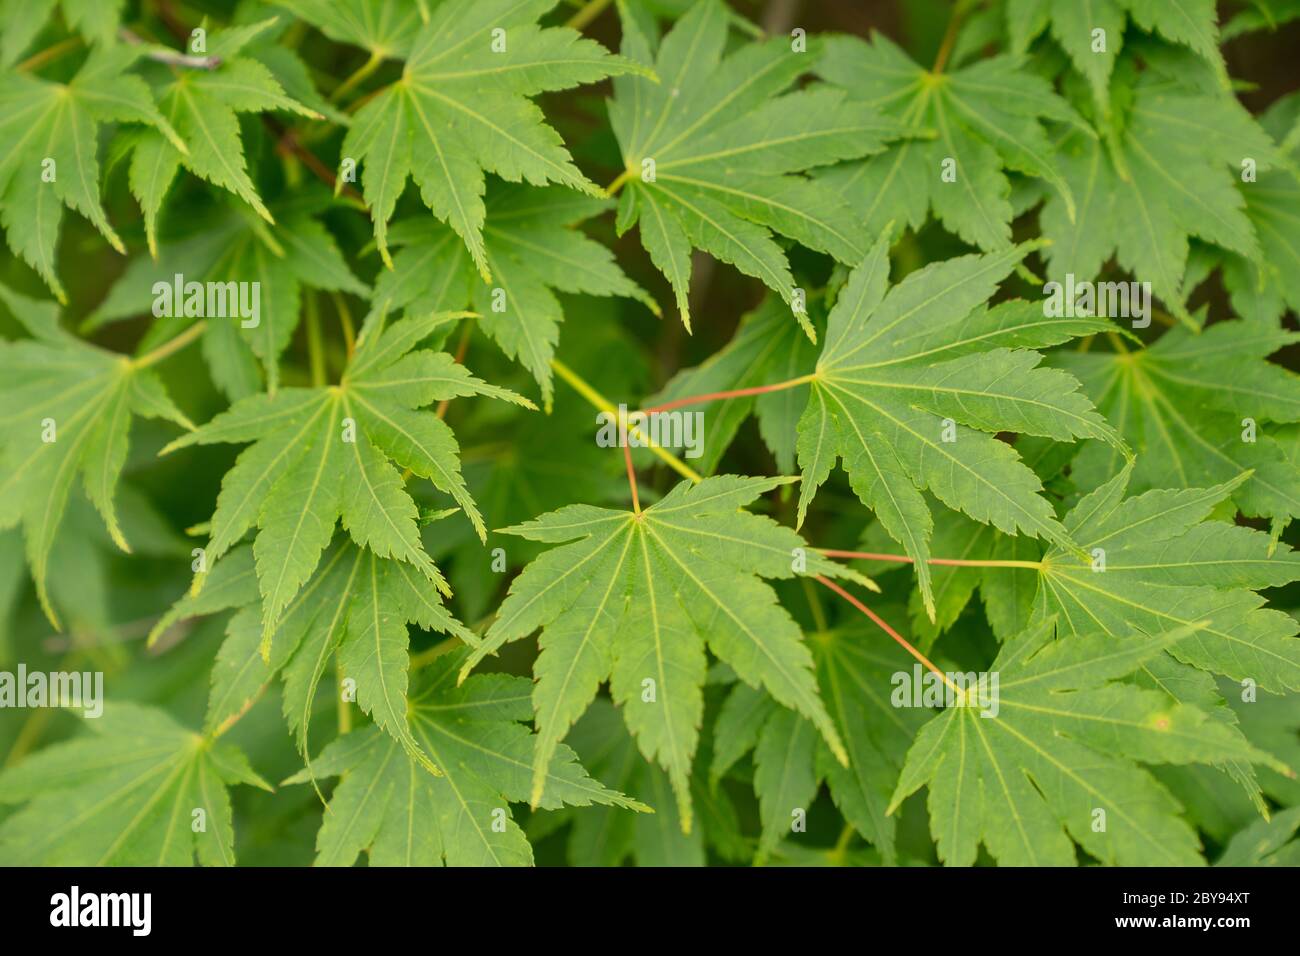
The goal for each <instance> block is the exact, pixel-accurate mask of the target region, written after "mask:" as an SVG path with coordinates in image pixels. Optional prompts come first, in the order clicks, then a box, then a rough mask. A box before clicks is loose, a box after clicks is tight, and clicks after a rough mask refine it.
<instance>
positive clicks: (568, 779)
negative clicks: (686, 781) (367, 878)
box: [285, 653, 649, 866]
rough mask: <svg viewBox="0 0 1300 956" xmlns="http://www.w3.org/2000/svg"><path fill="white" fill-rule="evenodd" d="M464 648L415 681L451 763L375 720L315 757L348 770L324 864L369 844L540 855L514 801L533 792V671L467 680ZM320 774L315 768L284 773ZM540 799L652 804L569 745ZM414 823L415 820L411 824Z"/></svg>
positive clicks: (438, 859)
mask: <svg viewBox="0 0 1300 956" xmlns="http://www.w3.org/2000/svg"><path fill="white" fill-rule="evenodd" d="M463 656H464V654H463V653H461V654H454V655H445V656H443V657H441V658H439V659H437V660H435V661H434V662H433V663H432V664H431V665H430V666H429V667H427V668H426V669H425V670H424V671H422V672H421V673H420V674H419V676H418V677H417V678H416V679H415V681H414V684H413V687H412V690H411V701H410V720H411V728H412V731H413V733H414V734H415V737H416V739H417V740H418V741H419V743H420V746H421V747H422V748H423V750H424V751H426V752H427V753H428V754H429V755H430V756H431V757H432V758H433V760H434V761H435V763H437V765H438V766H439V767H440V768H442V773H441V775H440V776H436V777H435V776H433V775H432V774H429V773H426V772H425V771H424V769H422V768H421V767H420V766H418V764H417V763H416V762H414V761H412V760H411V759H410V758H409V757H408V756H407V755H406V754H405V753H403V752H402V751H401V750H400V749H399V747H398V746H397V745H396V744H395V743H394V742H393V741H392V740H391V739H390V738H388V737H386V736H384V735H383V734H381V733H379V732H378V731H377V730H376V729H375V728H366V729H364V730H359V731H356V732H354V733H350V734H345V735H343V736H341V737H339V738H338V739H336V740H335V741H333V742H332V743H330V744H329V745H328V746H327V747H326V748H325V749H324V750H323V751H321V754H320V756H318V757H317V758H316V759H315V761H313V763H312V768H311V769H312V772H314V773H315V774H316V775H318V776H327V777H331V776H341V777H342V778H343V779H342V781H341V782H340V783H339V785H338V787H336V788H335V790H334V793H333V795H332V796H331V798H330V802H329V807H328V809H327V812H326V813H325V817H324V822H323V823H322V825H321V829H320V832H319V833H318V834H317V837H316V865H317V866H350V865H351V864H352V863H353V862H354V861H355V860H356V858H357V856H358V854H360V853H361V852H362V851H367V852H368V854H369V860H370V865H371V866H440V865H442V864H443V863H445V864H446V865H448V866H530V865H531V864H532V862H533V852H532V847H531V846H530V845H529V843H528V840H527V839H526V838H525V836H524V831H523V830H522V829H520V827H519V824H518V823H516V822H515V821H513V820H511V819H510V812H509V803H510V802H512V801H522V800H526V799H527V798H528V794H529V787H530V783H531V775H530V773H529V771H528V766H529V762H530V761H531V759H532V751H533V736H534V735H533V734H532V733H531V732H530V731H529V729H528V727H527V726H525V724H524V723H522V722H523V721H527V720H529V719H531V718H532V716H533V711H532V706H531V704H530V703H529V691H530V690H531V688H532V684H531V682H530V681H529V680H528V679H527V678H524V677H510V676H507V675H505V674H482V675H476V676H474V677H471V678H469V679H468V680H466V681H465V682H464V683H462V684H460V685H459V686H458V685H457V683H456V671H457V668H458V667H459V666H460V664H461V659H462V658H463ZM308 779H310V777H309V773H308V771H307V770H303V771H301V772H300V773H297V774H295V775H294V776H292V777H290V778H289V779H288V780H287V781H285V782H286V783H303V782H305V781H307V780H308ZM545 782H546V790H545V797H544V799H543V801H542V803H541V806H542V807H544V808H545V809H548V810H553V809H556V808H558V807H560V806H565V805H567V806H579V807H587V806H592V805H594V804H600V805H605V806H609V807H611V808H621V809H622V810H637V811H642V812H645V811H647V810H648V809H649V808H648V807H646V806H644V805H643V804H641V803H639V802H638V801H636V800H632V799H630V798H628V797H625V796H623V795H622V794H620V793H617V792H615V791H613V790H609V789H607V788H606V787H604V786H603V785H601V784H600V783H599V782H598V781H596V780H593V779H591V777H589V776H588V775H587V772H586V771H585V770H583V769H582V767H581V765H580V764H579V763H578V758H577V756H576V755H575V754H574V753H573V751H572V750H570V749H569V748H568V747H565V746H564V745H563V744H561V745H559V746H558V747H557V748H556V750H555V751H554V753H553V754H552V756H551V757H550V759H549V761H548V763H547V766H546V771H545ZM413 822H414V824H415V825H412V824H413Z"/></svg>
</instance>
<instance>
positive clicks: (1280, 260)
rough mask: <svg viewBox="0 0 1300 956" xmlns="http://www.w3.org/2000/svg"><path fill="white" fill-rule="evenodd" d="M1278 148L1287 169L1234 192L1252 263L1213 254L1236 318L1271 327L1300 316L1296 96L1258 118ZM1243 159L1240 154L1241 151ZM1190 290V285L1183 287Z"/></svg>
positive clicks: (1299, 102) (1299, 112) (1299, 99)
mask: <svg viewBox="0 0 1300 956" xmlns="http://www.w3.org/2000/svg"><path fill="white" fill-rule="evenodd" d="M1259 122H1260V125H1261V126H1263V127H1264V129H1265V131H1266V132H1267V133H1268V134H1269V135H1270V136H1271V137H1272V138H1273V139H1274V140H1275V141H1276V142H1278V143H1280V144H1281V147H1280V148H1281V149H1282V150H1283V152H1284V153H1285V155H1286V161H1289V163H1290V165H1289V166H1288V167H1287V168H1284V169H1272V170H1265V171H1263V172H1258V174H1257V178H1256V181H1255V182H1252V183H1242V184H1241V186H1240V187H1239V188H1240V190H1241V193H1242V195H1243V196H1244V197H1245V200H1246V217H1247V218H1248V219H1249V220H1250V223H1251V225H1252V226H1253V227H1254V229H1255V235H1256V236H1257V237H1258V239H1259V255H1258V257H1257V258H1255V259H1250V258H1247V257H1245V256H1240V255H1237V254H1235V253H1232V252H1228V251H1227V250H1216V251H1217V252H1218V258H1219V260H1220V261H1221V263H1222V266H1223V284H1224V286H1225V287H1226V288H1227V289H1228V292H1229V294H1230V295H1231V297H1232V304H1233V306H1234V307H1235V308H1236V310H1237V313H1238V314H1239V315H1240V316H1241V317H1242V318H1245V319H1258V320H1262V321H1267V322H1273V323H1276V322H1277V321H1278V320H1279V319H1280V318H1281V317H1282V314H1283V313H1284V312H1285V311H1287V310H1288V309H1290V310H1291V311H1292V312H1296V311H1300V271H1297V270H1296V268H1295V263H1296V260H1297V257H1300V239H1298V238H1297V236H1296V229H1295V223H1296V222H1297V221H1300V179H1297V176H1296V174H1295V171H1294V163H1295V161H1296V160H1297V159H1300V142H1298V139H1300V136H1298V135H1297V133H1296V131H1297V130H1300V96H1296V95H1294V94H1293V95H1291V96H1284V97H1282V98H1281V99H1280V100H1278V101H1277V102H1275V103H1274V104H1273V105H1272V106H1271V107H1269V109H1268V112H1266V113H1265V114H1264V115H1263V116H1262V117H1260V118H1259ZM1242 152H1243V153H1245V152H1246V151H1245V150H1242ZM1187 285H1188V287H1189V288H1190V287H1191V285H1192V283H1191V282H1189V283H1188V284H1187Z"/></svg>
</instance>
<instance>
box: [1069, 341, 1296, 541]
mask: <svg viewBox="0 0 1300 956" xmlns="http://www.w3.org/2000/svg"><path fill="white" fill-rule="evenodd" d="M1297 339H1300V336H1297V335H1296V334H1295V333H1293V332H1287V331H1284V330H1282V329H1280V328H1278V327H1276V326H1270V325H1269V324H1268V323H1264V322H1219V323H1216V324H1214V325H1211V326H1209V327H1208V328H1207V329H1206V330H1205V331H1204V332H1201V333H1199V334H1197V333H1194V332H1190V331H1188V330H1187V329H1184V328H1175V329H1170V330H1169V331H1168V332H1166V333H1165V334H1164V335H1162V336H1161V337H1160V338H1159V339H1158V340H1157V341H1156V342H1155V343H1154V344H1152V345H1150V346H1148V347H1146V348H1144V349H1141V350H1133V351H1129V350H1127V349H1126V348H1124V347H1123V346H1121V348H1122V349H1123V350H1122V351H1115V352H1104V351H1096V352H1092V351H1089V352H1075V351H1063V352H1060V353H1057V354H1055V355H1053V357H1052V363H1053V364H1054V365H1057V366H1059V367H1060V368H1063V369H1066V370H1067V371H1069V372H1070V373H1071V374H1073V375H1075V376H1077V377H1078V378H1079V380H1080V381H1081V382H1082V383H1083V387H1084V390H1085V391H1086V392H1087V393H1088V394H1089V396H1090V397H1091V398H1092V399H1093V401H1095V402H1096V403H1097V407H1098V409H1099V410H1100V411H1102V412H1103V413H1104V414H1105V415H1106V417H1107V418H1108V419H1109V420H1110V421H1113V422H1116V423H1117V426H1118V428H1119V430H1120V432H1121V434H1123V436H1124V437H1125V439H1126V440H1127V441H1128V442H1129V444H1131V445H1132V447H1133V448H1134V449H1135V450H1136V451H1137V453H1138V456H1137V462H1136V466H1135V469H1134V472H1133V477H1132V482H1133V490H1135V491H1145V490H1147V489H1149V488H1181V487H1200V486H1206V485H1212V484H1217V483H1220V482H1226V481H1230V480H1232V479H1234V478H1236V477H1237V476H1238V475H1239V474H1241V473H1242V472H1243V471H1247V470H1250V471H1252V472H1253V474H1252V475H1251V477H1250V480H1249V481H1247V482H1246V483H1245V484H1244V485H1242V486H1241V487H1240V488H1238V489H1237V490H1236V491H1235V492H1234V493H1233V499H1234V501H1236V502H1237V504H1238V505H1239V506H1240V508H1241V510H1242V511H1243V512H1244V513H1246V514H1248V515H1261V516H1265V517H1269V518H1272V519H1273V520H1274V521H1275V522H1278V523H1280V524H1285V522H1286V521H1288V520H1289V519H1290V518H1292V517H1294V516H1295V515H1300V488H1298V487H1297V486H1296V471H1295V464H1294V462H1292V461H1290V460H1289V459H1288V457H1287V452H1286V448H1285V446H1284V444H1283V442H1282V441H1280V440H1279V439H1280V437H1281V432H1280V430H1279V426H1281V425H1283V424H1286V423H1292V422H1300V376H1297V375H1296V374H1295V373H1294V372H1292V371H1289V370H1287V369H1285V368H1283V367H1282V366H1280V365H1277V364H1275V363H1272V362H1269V361H1267V358H1268V356H1269V355H1271V354H1272V353H1274V352H1276V351H1278V350H1280V349H1283V348H1285V347H1287V346H1288V345H1291V344H1292V343H1294V342H1295V341H1297ZM1121 464H1122V462H1121V461H1120V460H1119V459H1118V456H1117V455H1116V454H1115V453H1114V450H1113V449H1110V448H1101V447H1085V448H1084V450H1083V451H1082V452H1081V453H1080V454H1079V457H1078V459H1077V461H1076V464H1075V473H1076V479H1077V480H1078V481H1079V482H1080V483H1081V484H1082V485H1083V486H1084V487H1094V486H1096V485H1098V484H1100V483H1101V482H1103V481H1105V480H1106V479H1107V478H1110V477H1111V476H1113V475H1114V474H1115V472H1116V471H1117V470H1118V469H1119V468H1120V466H1121Z"/></svg>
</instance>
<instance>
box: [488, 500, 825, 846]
mask: <svg viewBox="0 0 1300 956" xmlns="http://www.w3.org/2000/svg"><path fill="white" fill-rule="evenodd" d="M792 480H794V479H789V478H740V477H736V476H733V475H726V476H720V477H715V478H708V479H705V480H704V481H702V482H701V483H699V484H697V485H694V486H692V485H690V484H688V483H682V484H679V485H678V486H677V487H676V488H674V489H673V490H672V491H671V492H670V493H669V494H667V495H666V496H664V498H663V499H662V500H660V501H659V502H657V503H655V504H654V505H652V506H651V507H649V508H647V509H646V510H645V511H643V512H641V513H639V514H634V513H632V512H629V511H620V510H613V509H608V508H596V507H592V506H588V505H572V506H569V507H566V508H561V509H560V510H559V511H554V512H551V513H550V514H548V515H543V516H541V517H539V518H536V519H534V520H533V521H529V522H526V523H524V524H522V525H518V526H516V527H513V528H507V529H504V530H505V531H506V532H507V533H510V534H517V535H520V536H521V537H524V538H528V539H530V540H534V541H545V542H548V543H552V544H558V543H561V542H569V543H567V544H564V545H563V546H562V547H558V548H554V549H552V550H551V551H548V552H546V553H545V554H543V555H542V556H541V557H540V558H538V559H537V560H536V561H534V562H533V563H532V564H530V565H529V566H528V567H527V568H526V569H525V570H524V572H523V573H522V574H520V575H519V576H518V577H517V578H516V579H515V580H514V581H513V582H512V584H511V586H510V593H509V595H508V596H507V598H506V599H505V601H504V602H503V603H502V604H501V608H500V610H499V612H498V614H497V619H496V620H495V621H494V622H493V624H492V627H491V628H490V629H489V630H488V633H487V637H486V639H485V640H484V641H483V644H482V645H481V646H480V647H479V648H477V649H475V650H474V652H473V653H472V654H471V655H470V658H469V660H468V662H467V664H466V671H467V670H468V668H470V667H472V666H473V665H474V664H476V663H477V662H478V661H479V660H481V659H482V658H483V657H485V656H487V655H488V654H491V653H494V652H495V651H496V650H497V649H499V648H500V647H501V646H502V645H503V644H505V643H506V642H508V641H513V640H518V639H519V638H522V637H526V636H528V635H529V634H531V633H533V632H534V631H535V630H537V629H538V628H539V627H540V628H542V629H543V630H542V636H541V638H540V641H539V643H540V646H541V653H540V655H539V656H538V659H537V663H536V665H535V668H534V674H535V676H536V681H537V683H536V689H535V690H534V693H533V702H534V705H535V708H536V710H537V715H538V717H537V731H538V736H537V747H536V755H535V757H534V762H533V769H534V779H533V791H532V801H533V802H534V803H536V802H537V801H538V800H540V799H541V798H542V796H543V792H544V788H545V785H546V781H545V779H544V775H543V771H544V769H545V768H546V767H547V766H548V764H549V761H550V758H551V754H552V753H553V752H554V750H555V747H556V745H557V744H558V742H559V741H560V739H561V738H563V736H564V735H565V733H566V732H567V731H568V729H569V727H570V725H571V724H572V723H573V722H574V721H575V720H577V718H578V717H579V716H581V714H582V712H583V711H584V710H586V708H587V706H588V705H589V704H590V702H591V700H592V698H593V697H595V695H596V691H597V689H598V687H599V685H600V684H601V682H602V681H604V680H606V679H609V680H610V688H611V691H612V693H613V697H614V700H615V701H616V702H617V703H619V704H620V705H621V706H622V707H623V716H624V719H625V720H626V721H627V725H628V728H629V729H630V730H631V731H632V733H633V734H634V735H635V736H636V738H637V743H638V745H639V746H640V748H641V752H642V753H643V754H645V756H646V758H647V759H648V760H651V761H653V762H656V763H659V764H661V765H662V766H663V767H664V769H665V770H667V771H668V776H669V778H670V779H671V781H672V785H673V790H674V792H675V793H676V795H677V800H678V805H679V811H680V814H681V818H682V824H683V826H684V827H686V828H689V827H690V821H691V799H690V786H689V777H690V767H691V763H692V758H693V756H694V753H695V748H696V744H697V742H698V728H699V725H700V720H701V714H702V708H703V697H702V693H701V687H702V685H703V683H704V676H705V666H706V665H705V654H704V648H705V645H706V643H707V645H708V647H709V649H710V650H712V651H713V653H714V654H716V655H717V656H718V657H719V658H720V659H722V660H724V661H726V662H727V663H728V664H730V665H731V666H732V667H733V668H734V669H735V671H736V673H737V674H739V675H740V677H741V678H742V679H743V680H745V681H746V682H748V683H751V684H754V685H761V686H763V687H765V688H766V689H767V690H768V692H769V693H771V694H772V696H773V697H774V698H775V699H776V700H778V701H780V702H781V703H783V704H786V705H788V706H790V707H792V708H794V709H795V710H797V711H798V712H799V713H801V714H804V715H805V716H807V717H808V718H809V719H810V720H811V721H812V722H813V723H814V724H815V725H816V727H817V729H818V731H819V732H820V733H821V734H822V735H823V736H824V737H825V738H826V740H827V743H828V744H829V746H830V747H831V749H832V750H833V752H834V753H835V755H836V756H837V758H839V759H840V760H844V759H845V753H844V748H843V745H842V744H841V742H840V739H839V735H838V733H837V732H836V730H835V728H834V726H833V724H832V723H831V720H830V718H829V716H828V715H827V713H826V709H825V707H824V705H823V704H822V702H821V700H820V699H819V698H818V695H817V687H816V681H815V679H814V676H813V672H812V659H811V656H810V655H809V653H808V650H807V648H806V647H804V646H803V644H802V642H801V640H800V633H799V628H798V626H797V625H796V624H795V622H794V621H793V620H792V619H791V618H790V617H789V615H787V614H786V612H785V611H784V610H783V609H782V608H781V607H780V605H779V604H778V603H777V599H776V595H775V593H774V592H773V591H772V589H771V587H770V586H769V585H767V584H765V583H763V582H762V581H761V580H760V576H761V577H769V578H789V577H793V576H794V575H795V574H796V573H797V572H796V571H795V564H796V562H797V559H798V556H799V555H800V554H803V553H804V552H802V551H796V549H800V548H803V547H804V544H803V539H802V538H800V537H799V536H798V535H797V534H795V533H794V532H793V531H791V530H789V529H788V528H783V527H781V526H780V525H777V524H776V523H775V522H773V521H771V520H770V519H768V518H763V517H759V516H757V515H752V514H748V513H746V512H743V511H740V510H739V509H740V508H741V507H742V506H743V505H745V504H748V503H749V502H751V501H753V500H754V499H755V498H757V497H758V496H759V495H760V494H762V493H763V492H765V491H769V490H771V489H773V488H776V487H778V486H780V485H783V484H787V483H789V482H790V481H792ZM806 560H807V561H808V564H807V572H808V573H811V574H825V575H843V574H845V573H846V572H845V571H844V569H843V568H841V567H839V566H838V565H835V564H833V563H832V562H829V561H826V560H825V559H822V558H820V557H818V556H816V555H815V554H808V555H806ZM647 681H649V683H646V682H647ZM647 694H648V695H649V697H652V698H653V700H649V698H647V697H646V696H645V695H647Z"/></svg>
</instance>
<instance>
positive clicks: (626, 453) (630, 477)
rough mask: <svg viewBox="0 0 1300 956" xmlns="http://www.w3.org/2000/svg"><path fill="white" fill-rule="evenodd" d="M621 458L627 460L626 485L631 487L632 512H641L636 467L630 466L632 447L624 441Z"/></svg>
mask: <svg viewBox="0 0 1300 956" xmlns="http://www.w3.org/2000/svg"><path fill="white" fill-rule="evenodd" d="M623 460H624V461H625V462H627V485H628V487H629V488H631V489H632V513H633V514H636V515H640V514H641V496H640V495H639V494H638V493H637V490H636V469H634V468H633V467H632V448H631V446H630V445H628V444H626V443H624V445H623Z"/></svg>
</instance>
